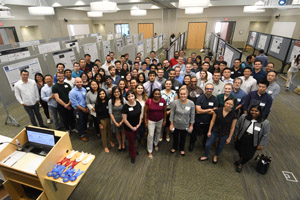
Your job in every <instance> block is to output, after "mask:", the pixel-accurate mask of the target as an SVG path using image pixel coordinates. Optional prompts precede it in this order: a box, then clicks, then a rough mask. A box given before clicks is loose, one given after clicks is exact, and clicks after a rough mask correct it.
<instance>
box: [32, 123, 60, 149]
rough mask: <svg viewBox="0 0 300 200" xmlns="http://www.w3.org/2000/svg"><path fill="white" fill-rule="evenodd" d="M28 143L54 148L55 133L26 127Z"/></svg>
mask: <svg viewBox="0 0 300 200" xmlns="http://www.w3.org/2000/svg"><path fill="white" fill-rule="evenodd" d="M26 132H27V138H28V142H31V143H36V144H40V145H46V146H52V147H53V146H54V145H55V138H54V131H49V130H44V129H37V128H32V127H26Z"/></svg>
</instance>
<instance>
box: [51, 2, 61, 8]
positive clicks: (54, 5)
mask: <svg viewBox="0 0 300 200" xmlns="http://www.w3.org/2000/svg"><path fill="white" fill-rule="evenodd" d="M61 6H62V5H61V4H60V3H57V2H55V3H54V4H52V7H61Z"/></svg>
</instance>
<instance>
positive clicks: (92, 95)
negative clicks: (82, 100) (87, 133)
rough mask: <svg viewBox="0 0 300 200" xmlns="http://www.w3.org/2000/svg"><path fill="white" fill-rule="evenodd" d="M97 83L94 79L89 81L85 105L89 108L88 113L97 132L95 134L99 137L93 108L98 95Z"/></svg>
mask: <svg viewBox="0 0 300 200" xmlns="http://www.w3.org/2000/svg"><path fill="white" fill-rule="evenodd" d="M98 89H99V86H98V83H97V82H96V81H91V90H90V91H89V92H88V93H87V94H86V105H87V107H88V108H89V110H90V114H91V116H92V118H93V121H94V127H95V130H96V133H97V136H98V137H100V136H101V134H100V128H99V125H98V121H97V115H96V110H95V104H96V101H97V96H98Z"/></svg>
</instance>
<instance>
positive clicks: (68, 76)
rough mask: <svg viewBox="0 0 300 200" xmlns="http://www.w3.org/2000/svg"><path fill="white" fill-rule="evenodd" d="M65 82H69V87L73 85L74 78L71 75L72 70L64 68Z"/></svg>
mask: <svg viewBox="0 0 300 200" xmlns="http://www.w3.org/2000/svg"><path fill="white" fill-rule="evenodd" d="M65 83H69V85H70V86H71V88H73V87H74V84H75V78H73V77H72V71H71V70H70V69H66V70H65Z"/></svg>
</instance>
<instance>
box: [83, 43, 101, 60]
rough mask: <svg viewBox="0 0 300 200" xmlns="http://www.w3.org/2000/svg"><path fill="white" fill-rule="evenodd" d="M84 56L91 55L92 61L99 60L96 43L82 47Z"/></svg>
mask: <svg viewBox="0 0 300 200" xmlns="http://www.w3.org/2000/svg"><path fill="white" fill-rule="evenodd" d="M82 48H83V52H84V54H90V55H91V60H93V61H94V60H96V59H99V56H98V51H97V45H96V43H88V44H85V45H83V46H82Z"/></svg>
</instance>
